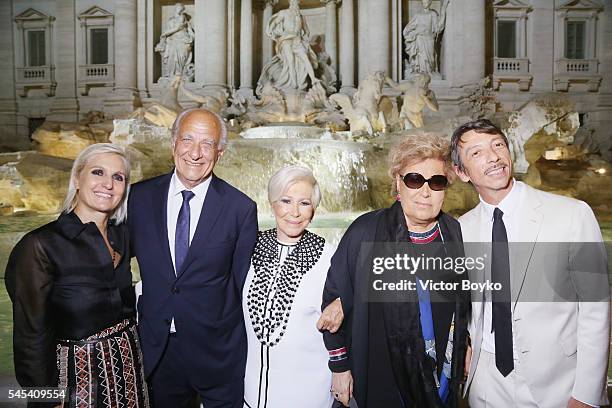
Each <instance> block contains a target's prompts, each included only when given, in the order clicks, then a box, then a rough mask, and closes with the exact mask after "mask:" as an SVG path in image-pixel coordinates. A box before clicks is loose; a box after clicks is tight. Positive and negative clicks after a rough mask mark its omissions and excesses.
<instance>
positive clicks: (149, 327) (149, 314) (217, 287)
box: [128, 109, 257, 408]
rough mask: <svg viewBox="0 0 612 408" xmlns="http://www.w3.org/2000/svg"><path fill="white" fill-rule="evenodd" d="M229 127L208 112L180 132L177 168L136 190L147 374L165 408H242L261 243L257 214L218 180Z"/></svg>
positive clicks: (133, 201) (175, 132) (133, 221)
mask: <svg viewBox="0 0 612 408" xmlns="http://www.w3.org/2000/svg"><path fill="white" fill-rule="evenodd" d="M226 143H227V130H226V127H225V124H224V122H223V120H222V119H221V118H220V117H219V116H218V115H217V114H215V113H212V112H210V111H207V110H205V109H189V110H186V111H184V112H182V113H181V114H180V115H179V116H178V117H177V119H176V121H175V123H174V125H173V128H172V146H173V157H174V164H175V169H174V170H173V171H172V172H171V173H169V174H165V175H162V176H159V177H156V178H153V179H150V180H147V181H143V182H140V183H138V184H135V185H134V186H133V187H132V191H131V193H130V198H129V204H128V206H129V212H128V214H129V215H128V220H129V221H128V222H129V226H130V234H131V241H132V248H133V255H135V256H136V257H137V259H138V264H139V266H140V274H141V276H142V283H143V287H142V296H141V297H140V299H139V301H138V313H139V331H140V336H141V340H142V351H143V355H144V366H145V374H146V376H147V379H148V382H149V385H150V387H151V390H152V399H153V403H154V406H155V407H157V408H165V407H183V406H189V404H190V403H191V401H193V400H194V399H195V397H196V396H197V395H199V396H200V398H201V400H202V402H203V403H204V405H205V406H206V407H207V408H216V407H242V403H243V389H244V385H243V381H244V370H245V363H246V350H247V348H246V333H245V329H244V322H243V315H242V306H241V298H242V287H243V284H244V280H245V277H246V274H247V272H248V269H249V263H250V258H251V252H252V250H253V246H254V245H255V241H256V239H257V207H256V204H255V202H253V201H252V200H251V199H249V198H248V197H247V196H246V195H245V194H243V193H242V192H240V191H238V190H237V189H236V188H234V187H232V186H230V185H229V184H228V183H226V182H225V181H223V180H221V179H219V178H217V177H216V176H215V175H214V174H213V168H214V167H215V164H216V163H217V162H218V161H219V158H220V157H221V156H222V155H223V151H224V148H225V146H226Z"/></svg>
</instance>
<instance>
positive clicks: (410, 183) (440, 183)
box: [402, 173, 448, 191]
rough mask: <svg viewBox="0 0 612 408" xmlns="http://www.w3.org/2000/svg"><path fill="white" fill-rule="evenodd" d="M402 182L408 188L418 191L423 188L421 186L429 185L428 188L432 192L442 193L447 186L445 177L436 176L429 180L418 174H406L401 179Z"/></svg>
mask: <svg viewBox="0 0 612 408" xmlns="http://www.w3.org/2000/svg"><path fill="white" fill-rule="evenodd" d="M402 180H404V184H405V185H406V187H408V188H413V189H415V190H416V189H418V188H421V187H423V184H425V183H427V184H429V188H431V189H432V190H433V191H442V190H445V189H446V187H447V186H448V179H447V178H446V176H442V175H441V174H436V175H435V176H431V178H429V179H426V178H425V177H423V176H422V175H420V174H419V173H406V175H404V176H403V177H402Z"/></svg>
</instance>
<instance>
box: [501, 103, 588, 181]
mask: <svg viewBox="0 0 612 408" xmlns="http://www.w3.org/2000/svg"><path fill="white" fill-rule="evenodd" d="M579 127H580V120H579V118H578V113H577V112H576V111H575V107H574V104H573V103H572V102H571V101H570V100H569V99H568V98H566V97H562V96H557V95H546V96H540V97H537V98H535V99H533V100H531V101H529V102H527V103H525V104H524V105H523V106H521V107H519V108H518V109H516V110H515V111H513V112H512V113H511V114H510V116H509V117H508V127H507V128H505V129H503V130H504V131H505V133H506V136H507V137H508V142H509V143H510V146H509V147H510V153H511V154H512V159H513V163H514V164H513V170H514V172H515V173H519V174H522V173H526V172H527V170H528V169H529V166H530V164H531V163H533V162H535V161H536V160H537V159H539V158H540V156H541V155H542V154H543V153H544V152H545V151H546V150H547V149H550V147H551V145H552V144H553V141H555V142H558V143H561V144H570V143H572V142H573V141H574V135H575V134H576V132H577V131H578V128H579ZM540 132H542V134H541V135H540V136H544V135H547V136H553V141H550V140H549V141H547V142H546V143H545V144H544V145H543V146H538V145H537V144H532V145H531V152H530V151H527V152H526V151H525V145H526V144H527V142H528V141H529V140H530V139H531V138H532V137H533V136H534V135H536V134H538V133H540Z"/></svg>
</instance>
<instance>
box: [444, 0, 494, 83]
mask: <svg viewBox="0 0 612 408" xmlns="http://www.w3.org/2000/svg"><path fill="white" fill-rule="evenodd" d="M465 27H470V29H469V30H466V29H465ZM485 27H486V24H485V0H465V1H461V2H455V1H452V2H451V3H450V4H449V6H448V9H447V14H446V29H445V31H444V34H443V36H444V43H445V48H444V56H445V58H446V59H447V61H446V62H443V66H444V68H446V72H443V74H444V75H445V77H446V79H447V80H448V81H449V84H448V85H450V86H453V87H460V86H464V85H470V84H476V83H478V82H479V81H480V80H481V79H482V78H483V77H484V73H485V36H486V33H485Z"/></svg>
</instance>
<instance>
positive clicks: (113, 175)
mask: <svg viewBox="0 0 612 408" xmlns="http://www.w3.org/2000/svg"><path fill="white" fill-rule="evenodd" d="M129 178H130V164H129V161H128V159H127V157H126V155H125V152H124V150H123V149H121V148H120V147H117V146H115V145H112V144H109V143H100V144H94V145H91V146H89V147H87V148H85V149H84V150H83V151H82V152H81V153H80V154H79V156H78V157H77V158H76V160H75V161H74V164H73V166H72V172H71V174H70V185H69V187H68V194H67V196H66V200H65V202H64V206H63V208H62V213H61V215H60V216H59V218H58V219H57V220H55V221H53V222H51V223H49V224H46V225H44V226H42V227H40V228H38V229H36V230H34V231H31V232H29V233H28V234H26V235H25V236H24V237H23V238H22V239H21V241H19V243H17V245H16V246H15V248H14V249H13V251H12V252H11V255H10V258H9V261H8V265H7V268H6V274H5V280H6V287H7V291H8V293H9V296H10V298H11V301H12V302H13V350H14V359H15V373H16V377H17V381H18V382H19V384H20V385H21V386H23V387H56V386H59V387H66V388H67V392H66V397H65V400H64V406H69V407H73V406H79V407H82V406H86V407H116V406H119V405H126V406H127V405H134V406H145V407H146V406H148V405H149V403H148V396H147V388H146V384H145V382H144V375H143V370H142V358H141V353H140V346H139V340H138V335H137V331H136V326H135V324H134V317H135V296H134V289H133V287H132V275H131V273H130V254H129V239H128V230H127V227H126V226H125V224H124V223H123V221H125V218H126V213H127V196H128V192H129Z"/></svg>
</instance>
